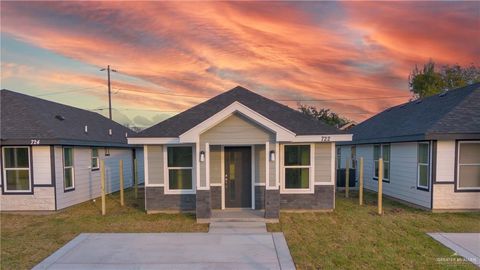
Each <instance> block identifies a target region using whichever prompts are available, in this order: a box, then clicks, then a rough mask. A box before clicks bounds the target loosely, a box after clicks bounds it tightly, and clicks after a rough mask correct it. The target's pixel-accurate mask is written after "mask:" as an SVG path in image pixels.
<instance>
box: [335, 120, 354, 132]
mask: <svg viewBox="0 0 480 270" xmlns="http://www.w3.org/2000/svg"><path fill="white" fill-rule="evenodd" d="M356 125H357V123H355V122H348V123H346V124H345V125H343V126H341V127H340V128H339V129H340V130H345V131H347V130H350V129H352V128H353V127H355V126H356Z"/></svg>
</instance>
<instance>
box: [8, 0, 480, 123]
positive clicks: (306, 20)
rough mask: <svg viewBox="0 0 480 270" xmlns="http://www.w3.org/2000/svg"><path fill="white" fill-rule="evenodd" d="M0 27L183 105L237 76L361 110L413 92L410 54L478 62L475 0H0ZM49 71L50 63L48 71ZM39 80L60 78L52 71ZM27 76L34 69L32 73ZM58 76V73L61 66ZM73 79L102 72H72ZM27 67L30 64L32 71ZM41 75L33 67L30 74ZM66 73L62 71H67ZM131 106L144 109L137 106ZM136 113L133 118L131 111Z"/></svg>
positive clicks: (129, 101)
mask: <svg viewBox="0 0 480 270" xmlns="http://www.w3.org/2000/svg"><path fill="white" fill-rule="evenodd" d="M1 7H2V33H4V34H9V35H11V36H13V37H15V38H16V39H19V40H21V41H24V42H27V43H29V44H33V45H34V46H37V47H40V48H43V49H47V50H50V51H53V52H55V53H57V54H60V55H63V56H66V57H68V58H72V59H75V60H77V61H80V62H82V63H87V64H89V65H92V66H97V67H98V66H104V65H105V64H107V63H109V64H111V65H112V66H114V67H115V68H117V69H118V70H120V71H121V72H122V73H123V74H126V75H128V76H131V77H134V78H138V79H140V80H142V81H144V82H146V83H145V84H143V83H141V84H135V83H132V82H129V81H115V84H116V85H117V88H120V89H123V90H120V92H119V93H118V94H117V97H116V98H117V104H119V106H123V107H141V108H146V109H151V110H158V111H169V110H183V109H186V108H188V107H190V106H192V105H194V104H196V103H198V102H199V101H202V100H203V99H199V98H189V97H172V96H168V95H162V94H160V93H165V92H170V93H175V94H180V95H191V96H213V95H216V94H218V93H220V92H221V91H224V90H226V89H229V88H232V87H234V86H236V85H243V86H245V87H248V88H251V89H252V90H256V91H257V92H259V93H260V94H263V95H265V96H267V97H270V98H274V99H278V100H294V101H282V102H283V103H285V104H287V105H289V106H292V107H296V106H297V101H295V100H299V99H302V100H303V99H308V100H311V99H321V100H325V99H327V100H330V99H337V100H334V101H315V102H313V101H312V102H308V103H309V104H312V105H317V106H322V107H329V108H332V109H333V110H334V111H338V112H339V113H340V114H344V115H345V116H347V117H348V118H351V119H353V120H357V121H360V120H362V119H365V118H367V117H369V116H371V115H372V114H373V113H376V112H378V111H381V110H383V109H385V108H387V107H389V106H392V105H395V104H398V103H400V102H404V101H406V100H408V97H404V98H392V99H376V100H375V99H370V100H368V99H366V100H351V99H355V98H365V97H391V96H408V95H409V93H408V88H407V81H406V80H407V77H408V74H409V71H410V70H411V68H412V67H413V65H414V64H415V63H419V64H421V63H423V62H424V61H425V60H426V59H428V58H430V57H431V58H433V59H436V60H438V61H440V62H441V63H461V64H464V63H470V62H478V61H479V55H480V51H479V48H480V46H478V45H479V38H480V34H479V32H478V31H479V29H480V27H474V26H475V25H479V18H478V15H476V13H475V9H476V11H477V13H478V9H479V8H478V7H479V4H478V3H473V2H471V3H445V2H441V3H438V2H428V3H425V2H422V3H400V2H395V3H378V2H372V3H366V2H361V3H353V2H341V3H330V2H310V3H294V2H291V3H289V2H263V3H248V2H188V3H187V2H180V3H178V2H177V3H174V2H95V3H91V2H41V3H40V2H28V3H27V2H15V3H13V2H2V3H1ZM51 72H54V71H51ZM45 75H46V76H44V77H45V78H47V79H45V80H46V84H47V85H48V84H49V83H58V81H56V76H55V73H53V76H49V75H47V74H45ZM32 76H34V75H32ZM62 76H64V75H62ZM68 76H69V80H68V81H69V82H74V83H75V84H78V85H82V86H84V85H98V84H100V83H104V79H103V78H101V77H95V76H91V75H85V74H75V73H70V74H68ZM26 79H28V76H27V78H26ZM37 79H39V78H37ZM64 79H65V78H61V79H60V80H64ZM135 113H136V114H137V115H138V114H141V113H138V112H135ZM135 113H134V112H132V113H131V116H132V118H133V117H134V116H135V115H134V114H135Z"/></svg>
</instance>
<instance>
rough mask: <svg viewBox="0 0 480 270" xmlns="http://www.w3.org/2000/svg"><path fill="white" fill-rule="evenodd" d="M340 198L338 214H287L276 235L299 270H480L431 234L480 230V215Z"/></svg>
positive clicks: (369, 196) (368, 196) (273, 226)
mask: <svg viewBox="0 0 480 270" xmlns="http://www.w3.org/2000/svg"><path fill="white" fill-rule="evenodd" d="M343 196H344V194H343V193H341V194H338V195H337V198H336V209H335V211H334V212H332V213H312V212H307V213H281V217H280V223H278V224H270V225H269V226H268V228H269V230H270V231H283V232H284V235H285V238H286V240H287V242H288V246H289V248H290V252H291V254H292V257H293V259H294V261H295V265H296V267H297V269H476V268H475V267H474V266H473V264H470V263H468V262H462V261H461V262H455V261H454V262H451V261H450V262H439V261H438V260H447V261H449V260H457V259H461V258H460V257H457V256H452V251H451V250H450V249H448V248H446V247H444V246H443V245H441V244H440V243H438V242H436V241H435V240H433V239H432V238H430V237H429V236H428V235H426V233H427V232H480V213H478V212H477V213H431V212H427V211H422V210H418V209H414V208H410V207H408V206H404V205H402V204H400V203H397V202H394V201H391V200H388V199H384V215H383V216H379V215H377V214H376V210H377V208H376V203H377V202H376V195H374V194H366V204H365V205H364V206H361V207H360V206H359V205H358V197H357V196H356V194H353V196H352V197H353V198H352V197H351V198H350V199H345V198H344V197H343Z"/></svg>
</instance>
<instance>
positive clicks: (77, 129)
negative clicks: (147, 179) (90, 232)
mask: <svg viewBox="0 0 480 270" xmlns="http://www.w3.org/2000/svg"><path fill="white" fill-rule="evenodd" d="M0 98H1V103H0V105H1V108H0V113H1V114H0V127H1V133H0V145H1V155H0V164H1V165H0V166H1V190H2V192H1V195H0V203H1V204H0V210H2V211H22V210H28V211H31V210H59V209H62V208H65V207H68V206H71V205H74V204H77V203H81V202H84V201H87V200H90V199H93V198H96V197H98V196H100V171H99V164H100V160H102V159H103V160H105V168H106V190H107V192H108V193H110V192H114V191H117V190H119V186H120V185H119V171H120V170H119V160H123V163H124V167H123V172H124V177H125V186H126V187H128V186H131V185H132V181H133V157H134V155H135V156H136V157H138V164H139V165H138V166H139V170H138V171H139V173H138V176H139V182H143V149H142V148H137V149H135V148H134V146H131V145H128V144H127V138H126V137H127V136H128V135H130V133H133V132H132V131H130V130H129V129H127V128H125V127H123V126H122V125H120V124H118V123H115V122H113V121H111V120H109V119H107V118H105V117H103V116H101V115H100V114H98V113H94V112H89V111H86V110H81V109H78V108H74V107H70V106H66V105H63V104H59V103H55V102H51V101H47V100H43V99H39V98H36V97H32V96H28V95H24V94H20V93H16V92H12V91H9V90H1V91H0Z"/></svg>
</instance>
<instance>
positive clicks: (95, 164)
mask: <svg viewBox="0 0 480 270" xmlns="http://www.w3.org/2000/svg"><path fill="white" fill-rule="evenodd" d="M99 168H100V160H99V158H98V148H92V170H98V169H99Z"/></svg>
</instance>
